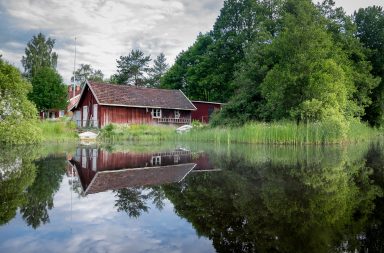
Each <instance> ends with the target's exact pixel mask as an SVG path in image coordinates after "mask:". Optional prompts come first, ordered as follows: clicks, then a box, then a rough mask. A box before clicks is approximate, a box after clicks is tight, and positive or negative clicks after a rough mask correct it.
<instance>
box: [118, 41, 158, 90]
mask: <svg viewBox="0 0 384 253" xmlns="http://www.w3.org/2000/svg"><path fill="white" fill-rule="evenodd" d="M150 61H151V57H150V56H145V55H144V52H142V51H141V50H139V49H137V50H132V51H131V52H130V53H129V55H127V56H120V59H119V60H117V82H118V83H119V84H128V85H133V86H145V85H146V84H147V75H148V71H149V70H150V68H149V63H150Z"/></svg>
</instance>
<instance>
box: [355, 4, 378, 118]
mask: <svg viewBox="0 0 384 253" xmlns="http://www.w3.org/2000/svg"><path fill="white" fill-rule="evenodd" d="M353 18H354V21H355V24H356V26H357V31H356V36H357V37H358V38H359V39H360V41H361V42H362V43H363V44H364V46H365V47H367V48H368V49H369V52H368V53H367V55H368V59H369V60H370V62H371V63H372V67H373V68H372V74H373V75H374V76H376V77H378V78H381V82H380V84H379V85H378V86H377V87H376V88H375V89H374V90H373V92H372V94H371V96H370V98H371V100H372V104H371V105H370V106H369V107H368V108H367V110H366V114H365V116H364V119H366V120H367V121H369V123H370V124H371V125H374V126H380V125H382V124H384V10H383V8H382V7H379V6H371V7H368V8H365V9H359V10H358V11H357V12H355V13H354V16H353Z"/></svg>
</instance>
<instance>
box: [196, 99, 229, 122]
mask: <svg viewBox="0 0 384 253" xmlns="http://www.w3.org/2000/svg"><path fill="white" fill-rule="evenodd" d="M192 103H193V105H194V106H195V107H196V109H197V110H196V111H193V112H192V120H198V121H200V122H202V123H208V122H209V118H210V117H211V114H212V113H213V112H214V111H216V110H221V108H222V106H223V104H222V103H217V102H207V101H192Z"/></svg>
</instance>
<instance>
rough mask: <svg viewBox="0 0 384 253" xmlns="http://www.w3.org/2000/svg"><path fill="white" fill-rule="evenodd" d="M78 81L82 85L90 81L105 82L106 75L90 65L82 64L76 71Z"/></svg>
mask: <svg viewBox="0 0 384 253" xmlns="http://www.w3.org/2000/svg"><path fill="white" fill-rule="evenodd" d="M75 75H76V80H77V81H80V82H81V83H83V82H85V80H90V81H94V82H103V80H104V74H103V72H102V71H101V70H100V69H98V70H96V69H93V68H92V66H91V65H90V64H80V68H78V69H77V70H76V71H75Z"/></svg>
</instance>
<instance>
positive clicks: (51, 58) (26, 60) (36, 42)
mask: <svg viewBox="0 0 384 253" xmlns="http://www.w3.org/2000/svg"><path fill="white" fill-rule="evenodd" d="M54 45H55V40H54V39H51V38H49V37H48V38H47V39H46V37H45V35H43V34H42V33H39V34H38V35H34V36H33V37H32V39H31V40H30V41H29V42H28V44H27V47H26V48H25V56H23V58H22V59H21V63H22V65H23V67H24V73H25V75H26V76H27V77H28V78H32V77H33V76H34V75H35V74H36V73H37V71H39V70H40V69H41V68H44V67H50V68H56V65H57V58H58V55H57V53H55V52H53V51H52V50H53V46H54Z"/></svg>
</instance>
